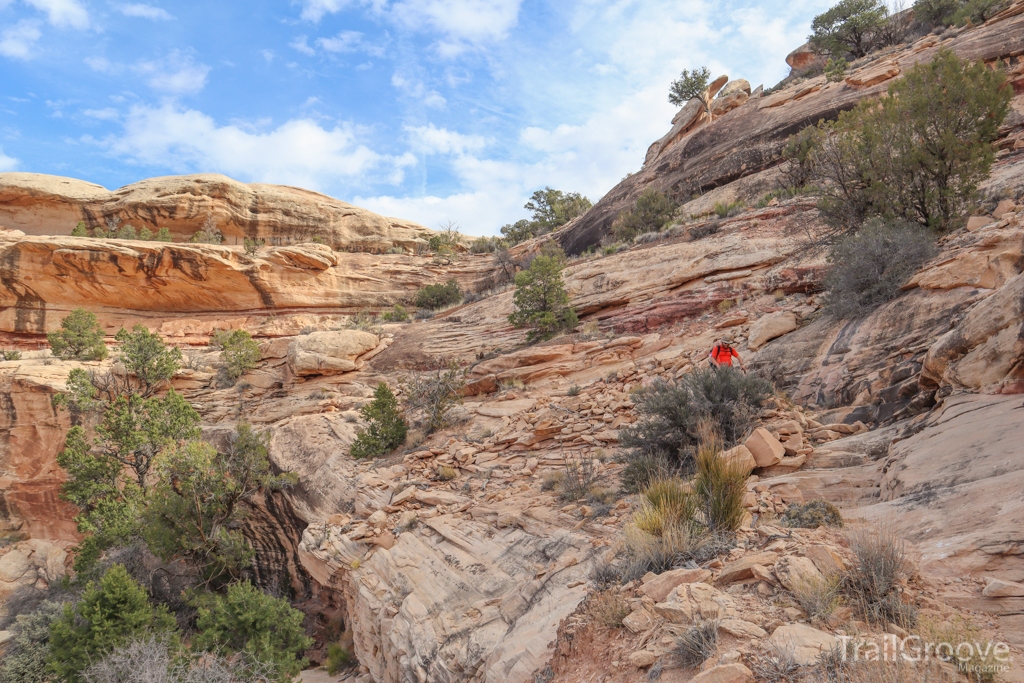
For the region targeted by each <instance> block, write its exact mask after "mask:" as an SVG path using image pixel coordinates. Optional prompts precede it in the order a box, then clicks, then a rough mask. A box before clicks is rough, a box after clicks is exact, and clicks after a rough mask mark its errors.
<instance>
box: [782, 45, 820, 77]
mask: <svg viewBox="0 0 1024 683" xmlns="http://www.w3.org/2000/svg"><path fill="white" fill-rule="evenodd" d="M825 61H826V59H825V57H824V56H823V55H822V54H821V53H820V52H818V51H817V50H815V49H814V48H813V47H811V44H810V43H804V44H803V45H801V46H800V47H798V48H797V49H795V50H793V51H792V52H790V53H789V54H788V55H786V64H788V65H789V67H790V68H791V69H793V71H795V72H800V71H807V70H808V69H810V68H812V67H815V66H825Z"/></svg>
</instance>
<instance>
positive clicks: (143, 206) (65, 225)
mask: <svg viewBox="0 0 1024 683" xmlns="http://www.w3.org/2000/svg"><path fill="white" fill-rule="evenodd" d="M110 218H116V219H119V220H120V221H121V222H122V223H123V224H130V225H132V226H134V227H136V228H140V229H141V228H143V227H146V228H149V229H150V230H151V231H153V232H154V233H155V232H156V231H157V230H159V229H160V228H167V229H168V230H170V231H171V234H172V235H173V236H174V239H175V241H177V242H187V241H188V240H189V238H191V237H192V235H193V234H194V233H195V232H196V231H197V230H199V229H200V228H201V227H203V224H204V223H205V222H206V221H207V219H208V218H212V219H213V221H214V223H215V224H216V226H217V229H219V230H220V231H221V232H222V233H223V234H224V238H225V244H237V245H240V244H242V239H243V238H244V237H249V238H252V239H265V240H266V241H267V244H269V245H272V246H280V245H289V244H294V243H300V242H309V241H311V240H312V239H313V238H316V239H317V240H318V241H320V242H322V243H323V244H326V245H328V246H330V247H332V248H334V249H345V250H351V251H366V252H374V253H382V252H385V251H387V250H388V249H391V248H395V247H397V248H401V249H405V250H412V249H415V248H416V246H417V245H422V244H424V242H425V239H426V238H428V237H429V236H430V231H429V230H427V229H426V228H424V227H423V226H421V225H417V224H416V223H412V222H410V221H406V220H402V219H398V218H385V217H384V216H379V215H377V214H375V213H373V212H371V211H367V210H366V209H360V208H359V207H356V206H352V205H351V204H346V203H345V202H341V201H338V200H337V199H334V198H332V197H328V196H326V195H323V194H320V193H317V192H311V191H309V190H303V189H301V188H297V187H287V186H283V185H267V184H264V183H251V184H246V183H240V182H238V181H237V180H232V179H231V178H228V177H227V176H222V175H216V174H200V175H187V176H168V177H164V178H149V179H148V180H143V181H141V182H138V183H133V184H131V185H126V186H125V187H122V188H120V189H118V190H114V191H113V192H111V191H109V190H107V189H106V188H103V187H101V186H99V185H94V184H93V183H88V182H85V181H83V180H75V179H73V178H61V177H58V176H48V175H42V174H38V173H0V226H4V227H6V228H8V229H10V230H21V231H23V232H25V233H27V234H29V235H69V234H71V230H72V228H74V227H75V224H76V223H78V222H79V221H84V222H85V224H86V226H87V227H88V228H89V229H90V230H92V229H94V228H97V227H105V226H106V225H107V220H108V219H110Z"/></svg>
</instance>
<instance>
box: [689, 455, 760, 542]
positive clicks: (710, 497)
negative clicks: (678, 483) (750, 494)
mask: <svg viewBox="0 0 1024 683" xmlns="http://www.w3.org/2000/svg"><path fill="white" fill-rule="evenodd" d="M721 450H722V449H721V445H720V442H719V441H718V440H717V439H716V438H708V437H705V438H704V439H702V442H701V445H700V446H699V447H698V448H697V453H696V457H695V460H696V463H697V474H696V476H695V477H694V478H693V497H694V498H695V499H696V501H697V505H698V510H699V512H700V520H701V522H702V524H703V525H704V528H705V530H706V531H707V532H708V533H711V534H721V533H732V532H734V531H736V530H737V529H738V528H739V527H740V524H741V523H742V521H743V515H744V513H745V510H744V508H743V496H744V495H745V494H746V490H747V489H746V482H747V476H748V475H749V474H750V473H749V472H748V471H747V470H745V469H744V468H743V466H742V465H740V464H739V463H736V462H734V461H731V460H725V459H724V458H721V457H719V454H720V453H721Z"/></svg>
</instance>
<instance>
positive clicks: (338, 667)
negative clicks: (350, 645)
mask: <svg viewBox="0 0 1024 683" xmlns="http://www.w3.org/2000/svg"><path fill="white" fill-rule="evenodd" d="M355 662H356V660H355V658H354V657H353V656H352V653H351V652H349V651H348V650H346V649H345V648H344V647H342V646H341V644H340V643H331V644H330V645H328V646H327V662H326V663H325V668H326V669H327V673H328V674H330V675H331V676H337V675H338V674H339V673H340V672H341V671H342V670H344V669H347V668H348V667H350V666H352V665H353V664H355Z"/></svg>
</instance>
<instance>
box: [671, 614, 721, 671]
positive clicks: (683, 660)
mask: <svg viewBox="0 0 1024 683" xmlns="http://www.w3.org/2000/svg"><path fill="white" fill-rule="evenodd" d="M717 651H718V621H716V620H709V621H703V622H701V623H699V624H697V625H695V626H691V627H690V628H688V629H686V630H685V631H683V632H682V633H681V634H680V635H679V637H677V638H676V642H675V646H674V647H673V648H672V654H674V655H675V657H676V659H677V660H679V663H680V665H682V666H683V667H684V668H686V669H696V668H697V667H699V666H700V665H701V664H703V663H704V662H706V661H707V660H709V659H711V658H712V657H714V656H715V653H716V652H717Z"/></svg>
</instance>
